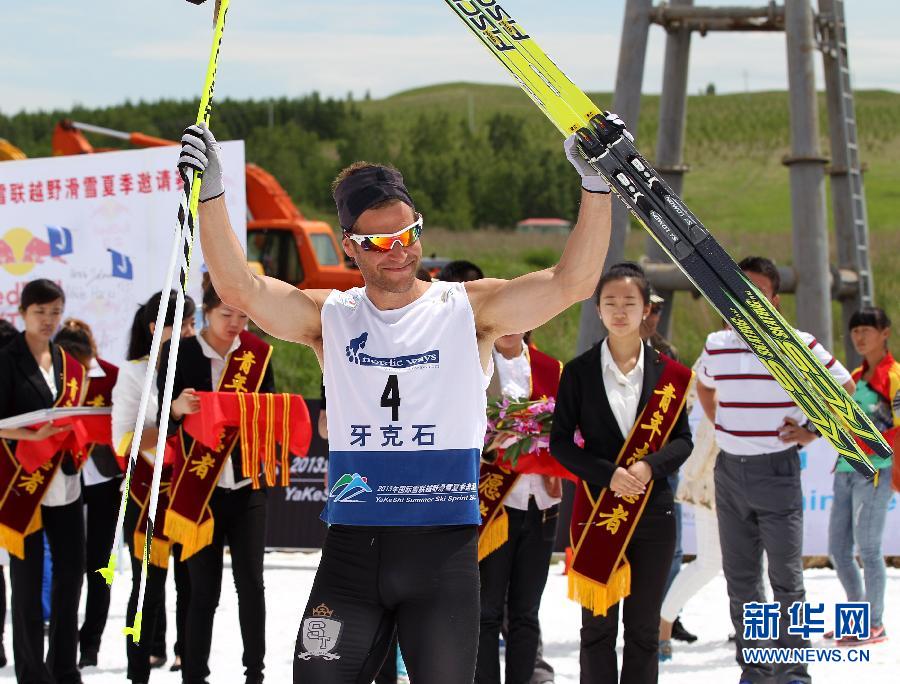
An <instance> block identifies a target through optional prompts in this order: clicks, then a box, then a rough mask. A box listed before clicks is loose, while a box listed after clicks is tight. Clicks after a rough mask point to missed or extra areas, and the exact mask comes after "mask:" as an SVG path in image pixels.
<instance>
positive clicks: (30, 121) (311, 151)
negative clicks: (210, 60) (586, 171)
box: [0, 93, 578, 230]
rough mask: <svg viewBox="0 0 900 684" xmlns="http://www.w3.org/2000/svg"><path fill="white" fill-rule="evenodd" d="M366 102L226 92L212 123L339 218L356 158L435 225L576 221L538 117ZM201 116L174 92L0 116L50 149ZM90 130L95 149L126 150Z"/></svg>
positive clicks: (29, 140) (561, 166)
mask: <svg viewBox="0 0 900 684" xmlns="http://www.w3.org/2000/svg"><path fill="white" fill-rule="evenodd" d="M365 105H366V103H359V102H355V101H354V100H353V99H352V98H349V97H348V98H347V99H333V98H322V97H320V96H319V95H318V94H316V93H313V94H311V95H307V96H303V97H297V98H281V99H275V100H265V101H254V100H228V99H226V100H222V101H220V102H217V103H216V108H215V111H214V115H213V120H212V129H213V131H214V133H215V134H216V137H217V138H218V139H219V140H233V139H243V140H244V141H246V158H247V161H248V162H253V163H256V164H259V165H260V166H262V167H263V168H265V169H266V170H268V171H269V172H270V173H272V174H273V175H274V176H275V177H276V178H277V179H278V180H279V181H280V182H281V184H282V185H283V186H284V188H285V189H286V190H287V192H288V193H289V194H290V195H291V196H292V197H293V198H294V200H295V201H296V202H297V203H298V205H299V206H300V207H301V209H302V210H303V211H304V212H305V213H309V214H312V215H317V214H319V215H320V214H326V215H327V214H333V212H334V205H333V203H332V200H331V194H330V192H331V191H330V186H331V180H332V179H333V178H334V176H335V175H336V174H337V172H338V171H339V170H340V169H341V168H342V167H343V166H345V165H347V164H349V163H351V162H353V161H356V160H359V159H365V160H369V161H379V162H388V163H392V164H394V165H395V166H397V167H398V168H399V169H400V170H401V171H402V172H403V174H404V177H405V179H406V181H407V184H408V186H409V189H410V192H411V194H412V196H413V198H414V200H415V201H416V204H417V208H418V209H419V210H420V211H421V212H422V213H423V214H424V215H425V216H427V217H428V220H429V223H430V224H431V225H438V226H443V227H446V228H450V229H454V230H467V229H471V228H480V227H487V226H496V227H511V226H513V225H515V223H516V222H517V221H519V220H521V219H523V218H527V217H529V216H541V217H562V218H572V217H573V216H574V214H575V212H576V211H577V202H578V184H577V182H575V179H574V177H573V173H574V172H573V171H572V170H571V168H570V167H569V166H568V162H566V160H565V157H564V155H563V153H562V149H561V145H560V141H559V139H558V138H555V137H554V136H553V135H552V130H548V127H547V126H546V123H545V122H539V123H540V124H543V125H542V126H537V125H536V122H535V118H534V116H528V115H527V114H524V113H523V114H518V113H507V112H494V113H487V114H486V115H485V116H483V117H481V119H480V121H479V125H477V126H475V125H473V123H472V122H471V121H470V120H469V119H468V118H467V117H465V116H463V115H460V114H458V113H450V112H446V111H437V110H436V109H437V108H424V107H422V108H419V109H418V111H415V112H408V113H406V114H405V115H404V116H402V117H397V116H394V115H393V114H391V113H390V112H388V113H385V112H383V111H378V110H377V109H374V110H373V109H372V108H369V107H366V106H365ZM529 114H530V112H529ZM195 115H196V103H194V102H193V101H175V100H160V101H158V102H149V103H148V102H141V103H130V102H126V103H125V104H121V105H116V106H111V107H103V108H85V107H75V108H73V109H71V110H69V111H60V110H57V111H51V112H36V113H30V112H23V113H19V114H14V115H9V116H7V115H0V137H2V138H6V139H7V140H9V141H10V142H12V143H13V144H14V145H16V146H17V147H19V148H20V149H22V151H23V152H25V154H26V155H28V156H29V157H42V156H49V155H50V154H51V153H52V150H51V136H52V132H53V127H54V126H55V124H56V123H57V121H59V120H60V119H63V118H69V119H72V120H75V121H81V122H85V123H91V124H94V125H98V126H105V127H108V128H113V129H117V130H122V131H128V132H131V131H138V132H141V133H146V134H148V135H154V136H159V137H163V138H169V139H172V140H177V139H178V138H179V137H180V135H181V131H182V129H183V128H184V127H185V125H186V124H187V123H190V122H191V121H193V120H194V117H195ZM88 138H89V139H91V141H92V143H93V144H94V145H95V146H97V147H107V148H108V147H122V148H125V147H128V145H127V143H124V142H122V141H117V140H112V139H105V138H95V137H93V136H91V135H90V134H89V135H88Z"/></svg>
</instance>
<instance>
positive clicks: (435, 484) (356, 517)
mask: <svg viewBox="0 0 900 684" xmlns="http://www.w3.org/2000/svg"><path fill="white" fill-rule="evenodd" d="M322 335H323V345H324V356H325V395H326V399H327V406H328V443H329V465H328V481H329V484H330V485H331V491H330V493H329V497H328V503H327V505H326V508H325V512H324V515H323V517H324V519H325V520H326V522H328V523H330V524H343V525H478V524H479V523H480V522H481V516H480V513H479V507H478V467H479V458H480V455H481V449H482V447H483V445H484V434H485V427H486V417H485V408H486V407H485V401H486V400H485V389H486V388H487V383H488V380H489V378H488V377H486V376H485V374H484V372H483V371H482V368H481V361H480V359H479V356H478V344H477V340H476V336H475V317H474V314H473V312H472V307H471V304H470V303H469V298H468V295H467V294H466V291H465V287H464V285H463V284H462V283H441V282H439V283H432V285H431V287H430V288H429V289H428V290H427V291H426V292H425V294H424V295H422V296H421V297H420V298H419V299H417V300H416V301H415V302H413V303H411V304H409V305H407V306H405V307H403V308H400V309H393V310H390V311H380V310H378V309H377V308H375V306H374V305H373V304H372V302H371V301H370V300H369V298H368V297H367V296H366V293H365V289H364V288H354V289H352V290H348V291H347V292H338V291H335V292H333V293H332V294H331V295H330V296H329V297H328V299H327V300H326V301H325V304H324V306H323V307H322Z"/></svg>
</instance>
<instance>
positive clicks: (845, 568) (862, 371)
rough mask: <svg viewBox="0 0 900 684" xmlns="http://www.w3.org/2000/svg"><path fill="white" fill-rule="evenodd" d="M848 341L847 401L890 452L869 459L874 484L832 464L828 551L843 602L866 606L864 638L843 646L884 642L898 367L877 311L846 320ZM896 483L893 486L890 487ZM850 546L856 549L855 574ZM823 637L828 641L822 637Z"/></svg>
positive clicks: (899, 404)
mask: <svg viewBox="0 0 900 684" xmlns="http://www.w3.org/2000/svg"><path fill="white" fill-rule="evenodd" d="M849 329H850V339H851V340H852V342H853V346H854V348H855V349H856V351H857V353H858V354H859V355H860V356H862V357H863V362H862V365H861V366H860V367H859V368H857V369H856V370H854V371H853V380H854V381H856V392H855V393H854V394H853V399H854V400H855V401H856V403H858V404H859V405H860V406H861V407H862V409H863V411H865V412H866V415H868V416H869V418H870V419H871V420H872V422H873V423H874V424H875V427H877V428H878V429H879V430H881V433H882V434H883V435H884V438H885V439H886V440H887V442H888V444H890V445H891V446H892V447H893V449H894V454H895V455H894V458H892V459H891V458H887V459H880V458H874V459H872V460H873V462H874V463H875V467H876V468H878V476H877V477H876V479H875V481H874V482H869V481H867V480H866V479H865V478H864V477H863V476H862V475H860V474H859V473H857V472H856V471H855V470H853V468H851V467H850V466H849V465H847V462H846V461H845V460H844V459H838V462H837V466H836V467H835V473H834V503H833V504H832V507H831V519H830V521H829V525H828V552H829V554H830V555H831V559H832V562H833V564H834V569H835V570H836V571H837V576H838V579H839V580H840V581H841V585H842V586H843V587H844V591H846V592H847V600H848V601H868V602H869V606H870V608H869V610H870V625H869V627H870V628H869V638H868V639H858V638H856V637H851V636H847V637H843V638H841V639H840V640H839V641H840V643H841V645H845V646H859V645H863V644H876V643H879V642H881V641H884V640H885V639H887V633H886V632H885V630H884V622H883V614H884V591H885V585H886V583H887V570H886V568H885V564H884V553H883V552H882V548H881V542H882V539H883V537H884V527H885V520H886V518H887V511H888V505H889V504H890V501H891V494H892V491H891V477H890V475H891V466H892V462H894V463H896V459H897V456H896V454H897V449H898V447H900V363H897V362H896V361H895V360H894V357H893V356H891V352H890V350H889V349H888V341H889V340H890V337H891V320H890V319H889V318H888V316H887V314H886V313H885V312H884V310H883V309H879V308H877V307H866V308H863V309H861V310H860V311H857V312H856V313H855V314H853V315H852V316H851V317H850V323H849ZM894 469H895V470H894V472H895V473H896V472H897V471H896V465H894ZM897 484H898V483H897V482H896V481H895V486H896V485H897ZM854 547H855V548H856V549H858V550H859V557H860V559H861V560H862V565H863V573H864V574H862V575H861V574H860V572H859V565H858V564H857V562H856V555H855V553H854ZM827 636H833V634H828V635H826V637H827Z"/></svg>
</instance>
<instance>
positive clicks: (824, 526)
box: [682, 439, 900, 556]
mask: <svg viewBox="0 0 900 684" xmlns="http://www.w3.org/2000/svg"><path fill="white" fill-rule="evenodd" d="M836 458H837V452H836V451H835V450H834V448H833V447H832V446H831V444H829V443H828V441H827V440H824V439H817V440H816V441H814V442H813V443H812V444H810V445H809V446H807V447H805V448H804V449H803V450H802V451H801V452H800V467H801V469H802V470H801V474H802V479H803V555H804V556H827V555H828V519H829V516H830V515H831V505H832V500H833V496H832V495H833V484H834V473H832V472H831V470H832V468H833V467H834V463H835V459H836ZM881 477H882V478H887V479H886V480H884V481H886V482H888V483H890V478H891V471H890V470H883V471H882V472H881ZM898 501H900V496H898V494H897V493H896V492H894V495H893V497H891V502H890V504H888V517H887V521H886V523H885V528H884V529H885V534H884V538H883V542H884V547H883V548H884V555H886V556H900V535H898V534H891V530H896V529H900V510H898ZM682 511H683V519H682V520H683V524H684V542H683V547H684V552H685V553H689V554H694V553H695V552H696V542H695V534H694V512H693V506H690V505H685V506H683V507H682Z"/></svg>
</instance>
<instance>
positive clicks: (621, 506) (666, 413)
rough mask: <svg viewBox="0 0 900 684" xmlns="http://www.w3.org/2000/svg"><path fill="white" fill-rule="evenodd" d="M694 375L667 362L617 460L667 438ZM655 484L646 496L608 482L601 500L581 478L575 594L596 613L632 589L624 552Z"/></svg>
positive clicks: (574, 535) (574, 528)
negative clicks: (618, 491)
mask: <svg viewBox="0 0 900 684" xmlns="http://www.w3.org/2000/svg"><path fill="white" fill-rule="evenodd" d="M691 375H692V373H691V370H690V369H689V368H686V367H685V366H682V365H681V364H679V363H676V362H674V361H667V362H666V364H665V367H664V368H663V372H662V375H661V376H660V378H659V382H658V383H657V385H656V388H655V389H654V391H653V394H652V395H651V396H650V400H649V401H648V402H647V404H646V406H644V410H643V411H641V414H640V416H638V418H637V419H636V420H635V422H634V427H633V428H632V429H631V434H630V435H629V436H628V439H626V440H625V444H624V446H623V447H622V450H621V451H620V452H619V456H618V458H616V465H617V466H619V465H621V466H622V467H627V466H629V465H631V464H632V463H634V462H636V461H639V460H641V459H642V458H644V457H645V456H646V455H647V454H650V453H654V452H656V451H659V449H660V448H661V447H662V446H663V445H664V444H665V443H666V440H667V439H668V438H669V433H670V432H671V431H672V428H673V427H674V426H675V422H676V420H677V419H678V416H679V415H680V414H681V410H682V408H683V407H684V401H685V398H686V395H687V388H688V385H689V384H690V380H691ZM652 489H653V481H652V480H651V481H650V482H649V483H648V485H647V489H646V490H645V491H644V493H643V494H642V495H640V496H615V495H614V494H613V493H612V492H611V491H610V490H609V488H606V489H603V490H602V491H601V492H600V495H599V496H598V497H597V499H596V500H595V499H594V498H593V497H592V496H591V492H590V490H589V488H588V484H587V483H586V482H584V481H580V482H579V483H578V486H577V487H576V489H575V500H574V503H573V507H572V522H571V525H570V528H569V539H570V544H571V547H572V550H573V556H572V562H571V565H570V566H569V598H570V599H573V600H574V601H577V602H578V603H580V604H581V605H582V606H583V607H584V608H587V609H588V610H591V611H593V613H594V615H606V611H607V610H608V609H609V607H610V606H612V605H615V604H616V603H618V602H619V601H620V600H621V599H623V598H625V597H626V596H628V595H629V594H630V593H631V567H630V566H629V564H628V561H627V560H626V559H625V558H624V555H625V549H626V547H627V546H628V541H629V540H630V539H631V535H632V534H633V533H634V530H635V528H636V527H637V524H638V522H639V521H640V519H641V514H643V512H644V507H645V506H646V504H647V499H648V497H649V496H650V492H651V491H652Z"/></svg>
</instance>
